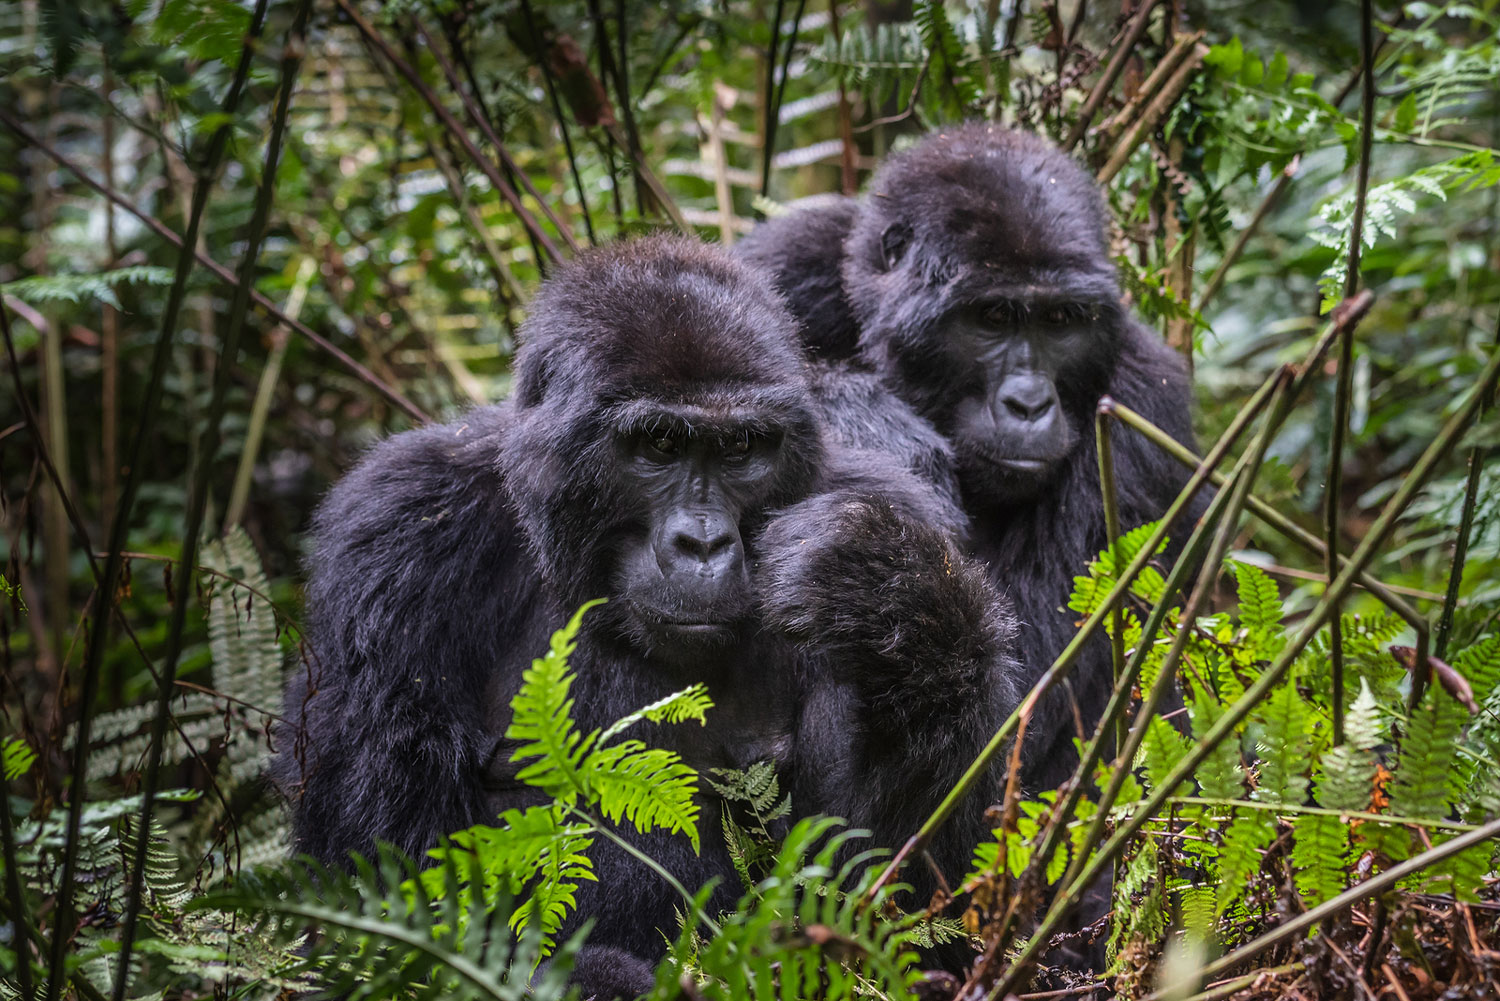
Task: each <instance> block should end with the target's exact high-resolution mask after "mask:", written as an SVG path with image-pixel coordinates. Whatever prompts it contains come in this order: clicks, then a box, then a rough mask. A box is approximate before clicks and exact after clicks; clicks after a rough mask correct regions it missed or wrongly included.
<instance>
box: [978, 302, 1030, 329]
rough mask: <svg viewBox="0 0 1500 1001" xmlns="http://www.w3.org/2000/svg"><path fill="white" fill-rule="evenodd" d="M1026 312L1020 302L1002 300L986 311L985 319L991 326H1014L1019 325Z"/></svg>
mask: <svg viewBox="0 0 1500 1001" xmlns="http://www.w3.org/2000/svg"><path fill="white" fill-rule="evenodd" d="M1024 314H1025V310H1024V308H1023V307H1022V306H1021V304H1020V303H1016V302H1011V301H1009V300H1002V301H1000V302H997V303H994V304H992V305H991V306H990V307H989V308H988V309H986V310H985V311H984V319H985V321H986V322H987V323H989V324H990V325H991V326H996V327H1014V326H1016V325H1018V324H1019V323H1020V322H1021V320H1022V318H1023V316H1024Z"/></svg>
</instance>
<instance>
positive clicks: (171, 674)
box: [114, 0, 312, 1001]
mask: <svg viewBox="0 0 1500 1001" xmlns="http://www.w3.org/2000/svg"><path fill="white" fill-rule="evenodd" d="M311 13H312V0H301V2H300V3H299V4H298V5H297V10H296V14H295V15H294V16H293V19H292V25H291V27H290V29H289V30H288V32H287V39H286V43H285V45H283V47H282V53H281V84H280V87H279V88H278V91H277V95H276V105H275V108H274V109H273V110H272V112H271V126H270V135H269V137H268V138H267V141H266V157H265V167H264V170H263V173H262V174H261V180H260V187H259V189H258V190H257V191H256V197H255V207H254V209H253V210H252V213H251V217H250V224H249V226H248V228H247V236H246V244H245V253H244V257H243V259H242V260H241V263H240V273H239V285H237V286H236V287H235V290H234V296H233V298H232V299H231V300H230V304H229V327H228V329H227V330H226V331H225V333H224V342H223V344H222V346H221V348H220V351H219V363H218V365H217V367H215V369H214V382H213V390H212V393H211V395H210V398H209V404H208V414H207V424H206V426H205V427H204V430H203V441H202V447H201V448H200V449H199V450H198V461H197V465H196V467H195V468H194V469H193V475H192V479H191V482H190V485H189V488H188V510H187V520H186V523H185V526H184V528H183V538H182V555H181V557H180V560H179V563H180V566H181V567H182V568H183V571H184V576H183V579H182V582H181V585H180V590H179V593H178V599H177V601H175V602H173V603H172V610H171V614H170V617H169V620H168V626H167V645H166V651H165V653H164V654H163V656H162V661H161V666H160V670H159V677H158V679H157V694H156V715H155V717H154V718H153V719H152V721H151V744H150V751H149V753H148V755H147V760H146V770H145V775H144V777H143V779H142V783H141V812H140V820H139V822H138V824H137V826H136V831H137V832H138V834H137V838H136V841H137V844H136V850H135V857H134V859H132V861H131V866H130V877H129V881H128V882H127V884H126V896H125V917H124V919H123V921H122V923H121V932H120V952H119V958H118V963H119V966H118V969H119V976H118V977H117V978H116V979H115V986H114V1001H124V997H125V993H126V989H127V988H128V987H129V983H130V956H131V951H132V949H133V948H134V946H135V936H136V930H137V927H138V925H139V920H140V912H141V901H142V898H143V896H144V893H145V882H146V878H145V873H146V856H147V855H148V854H150V850H151V815H152V812H153V811H154V809H155V807H156V790H157V788H158V785H159V783H160V779H161V760H162V745H163V744H164V743H165V742H166V735H167V725H168V721H169V720H170V719H171V716H172V705H171V703H172V696H173V695H174V694H176V685H175V684H174V683H175V681H176V679H177V663H178V659H179V658H180V657H181V655H182V637H183V631H184V629H185V627H186V625H187V609H188V605H189V604H191V596H192V594H193V572H192V568H194V567H196V566H197V565H198V544H199V541H200V538H201V536H202V532H203V519H204V515H205V511H206V509H207V506H208V481H209V475H210V473H211V472H212V471H213V463H214V458H215V457H216V456H217V455H218V452H219V443H220V439H221V436H222V428H221V425H222V424H223V421H224V411H225V409H226V406H227V403H228V399H229V387H230V383H231V382H232V381H233V375H234V366H235V362H236V360H237V359H238V358H239V353H240V342H241V340H243V335H244V332H245V318H246V316H247V315H248V314H249V307H250V289H251V288H253V287H254V285H255V267H256V262H257V260H258V259H259V257H260V246H261V241H262V240H263V239H264V238H265V233H266V224H267V222H268V221H269V220H270V216H271V199H272V195H273V193H274V192H275V190H276V171H277V168H278V167H279V166H280V164H281V146H282V141H283V138H284V136H285V134H286V124H287V115H288V112H289V111H290V109H291V104H292V91H293V90H295V89H296V86H297V74H298V71H299V70H300V69H301V67H302V56H303V52H304V50H305V48H306V32H307V22H308V18H309V17H310V16H311ZM201 186H202V187H204V188H207V187H208V186H209V179H208V177H205V178H204V180H203V182H202V184H201ZM189 260H191V258H189Z"/></svg>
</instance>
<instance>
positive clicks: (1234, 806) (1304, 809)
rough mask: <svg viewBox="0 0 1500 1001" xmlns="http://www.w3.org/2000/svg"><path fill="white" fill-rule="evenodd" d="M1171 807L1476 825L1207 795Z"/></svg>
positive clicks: (1448, 827) (1446, 826)
mask: <svg viewBox="0 0 1500 1001" xmlns="http://www.w3.org/2000/svg"><path fill="white" fill-rule="evenodd" d="M1167 802H1168V803H1169V804H1172V805H1174V806H1222V807H1224V808H1225V809H1231V810H1238V809H1242V808H1243V809H1250V810H1264V811H1268V812H1271V813H1286V814H1293V815H1298V814H1304V813H1310V814H1315V815H1317V816H1320V817H1338V818H1339V819H1340V820H1372V821H1377V822H1379V823H1383V824H1403V825H1405V826H1407V827H1430V828H1437V829H1441V830H1445V831H1473V830H1477V829H1478V825H1477V824H1460V823H1459V822H1458V821H1456V820H1434V819H1430V818H1428V819H1424V818H1421V817H1400V816H1396V815H1394V814H1389V813H1364V812H1362V811H1359V810H1334V809H1331V808H1329V807H1323V806H1299V805H1297V804H1295V803H1270V802H1266V801H1264V800H1258V799H1212V798H1209V797H1207V796H1173V797H1171V798H1169V799H1168V800H1167Z"/></svg>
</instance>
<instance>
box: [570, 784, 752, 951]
mask: <svg viewBox="0 0 1500 1001" xmlns="http://www.w3.org/2000/svg"><path fill="white" fill-rule="evenodd" d="M568 809H569V810H570V811H571V812H572V813H573V814H574V815H575V816H577V817H578V818H579V819H581V820H583V821H585V822H586V823H588V824H590V825H592V826H593V828H594V829H595V830H596V831H598V832H599V833H600V834H602V835H604V836H605V837H606V838H608V839H609V840H611V841H613V842H614V843H615V844H616V845H618V846H619V847H620V848H622V849H624V850H625V851H626V852H627V853H628V854H629V855H630V856H631V857H632V858H634V859H635V860H636V861H638V862H640V863H641V864H642V865H644V866H646V867H647V868H649V869H650V870H651V871H652V872H654V873H656V874H657V875H658V876H660V877H661V878H662V879H664V880H666V881H667V885H668V886H670V887H671V888H672V889H674V890H676V891H677V893H678V895H679V896H681V897H682V899H683V900H684V901H685V902H686V903H687V905H688V907H689V908H690V909H691V910H692V911H693V913H694V914H696V915H698V920H699V921H701V922H703V926H704V927H705V928H707V929H708V930H709V932H710V933H711V934H713V935H718V934H719V933H720V932H721V931H722V929H720V928H719V923H718V922H717V921H715V920H714V919H713V918H711V917H709V916H708V912H707V911H705V910H704V909H703V908H701V907H699V906H698V902H697V901H696V900H694V899H693V895H692V894H691V893H689V892H688V889H687V887H685V886H683V885H682V882H681V881H680V880H679V879H678V878H677V877H676V876H674V875H672V874H671V873H670V872H668V871H667V869H666V867H665V866H663V865H662V864H661V863H660V862H658V861H656V859H654V858H652V857H651V856H650V855H647V854H646V853H645V852H643V851H641V850H640V849H639V848H637V847H636V846H635V845H633V844H631V843H630V842H629V841H626V840H625V839H624V838H622V837H620V836H619V835H618V834H616V833H615V832H614V830H613V829H612V828H611V827H610V826H609V825H608V824H606V823H604V822H603V821H602V820H600V819H599V818H598V817H595V816H594V815H593V814H591V813H589V812H588V811H587V810H582V809H579V808H578V807H576V806H570V807H569V808H568Z"/></svg>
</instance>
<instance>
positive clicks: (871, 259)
mask: <svg viewBox="0 0 1500 1001" xmlns="http://www.w3.org/2000/svg"><path fill="white" fill-rule="evenodd" d="M1105 221H1106V215H1105V211H1104V206H1103V202H1102V201H1101V199H1100V196H1099V191H1098V188H1097V186H1096V185H1095V184H1094V182H1093V179H1092V178H1091V177H1090V176H1089V175H1088V174H1087V173H1086V172H1084V171H1083V170H1082V169H1081V168H1080V167H1079V166H1078V164H1076V163H1074V162H1073V161H1072V160H1070V159H1069V158H1068V157H1067V156H1066V155H1065V154H1063V153H1061V152H1060V151H1059V150H1057V149H1056V148H1055V147H1052V146H1050V145H1049V144H1047V143H1046V142H1045V141H1044V140H1042V139H1040V138H1038V137H1036V136H1032V135H1029V134H1026V133H1018V132H1008V131H1006V130H1004V129H1000V128H998V127H996V126H992V125H989V124H986V123H975V124H972V125H966V126H962V127H960V128H957V129H954V130H951V131H948V132H945V133H942V134H939V135H936V136H933V137H930V138H929V139H927V140H925V141H924V142H922V143H921V144H919V145H918V146H915V147H913V148H911V149H909V150H907V151H905V152H902V153H898V154H895V155H893V156H892V157H891V158H890V159H889V160H888V161H887V162H886V164H885V165H884V166H883V167H882V168H881V170H880V172H879V173H877V175H876V177H875V179H874V180H873V181H872V182H871V193H870V196H869V197H867V199H866V200H865V203H864V205H863V207H862V209H861V212H860V214H859V216H858V219H857V221H856V222H855V224H854V226H853V228H852V229H851V231H850V234H849V236H848V238H847V239H846V241H845V247H844V249H845V253H846V257H845V261H844V266H843V277H844V285H845V289H846V291H847V293H848V298H849V302H850V306H851V308H852V310H853V311H854V313H855V315H856V317H857V319H858V320H859V322H860V327H861V335H860V336H861V342H860V347H861V351H862V352H863V353H864V355H865V357H866V358H867V359H868V360H869V361H871V362H872V363H873V364H874V366H875V368H876V370H877V371H878V372H879V373H880V374H881V375H882V377H884V378H885V379H886V381H887V383H888V384H889V385H891V387H892V388H893V389H895V391H896V393H897V395H899V396H901V397H902V398H903V399H904V400H906V401H907V402H908V403H910V404H912V405H913V406H914V407H915V408H916V409H917V410H918V411H919V412H920V413H922V415H923V416H925V417H926V418H927V419H928V420H930V421H931V422H932V423H933V425H934V426H935V427H936V428H937V429H938V430H939V431H940V432H941V433H942V434H943V435H945V436H946V437H947V438H948V439H949V441H950V442H951V443H952V445H953V448H954V452H955V453H956V455H957V458H958V461H959V474H960V480H961V485H962V488H963V491H964V494H965V498H966V503H967V504H970V505H977V506H980V507H984V506H1003V505H1007V504H1012V503H1016V502H1025V501H1030V500H1033V499H1034V498H1035V497H1036V495H1037V493H1038V492H1039V491H1040V490H1042V489H1044V488H1046V487H1048V486H1049V485H1050V484H1052V483H1054V482H1056V479H1057V476H1058V474H1059V473H1060V471H1061V469H1062V467H1063V466H1064V465H1065V462H1064V460H1065V459H1067V458H1068V457H1069V456H1070V455H1072V454H1073V453H1074V452H1075V451H1076V450H1077V448H1078V447H1080V445H1081V444H1082V443H1084V442H1085V441H1086V439H1087V438H1088V424H1089V421H1090V420H1091V419H1092V408H1093V405H1094V402H1095V401H1096V400H1097V399H1098V397H1099V395H1100V394H1101V393H1103V392H1104V390H1105V387H1106V386H1107V385H1108V382H1109V374H1110V372H1111V371H1112V369H1113V367H1114V365H1115V363H1116V361H1117V358H1118V354H1119V345H1120V343H1121V330H1122V329H1123V327H1124V326H1125V325H1126V323H1127V322H1128V321H1127V318H1126V317H1125V315H1124V313H1123V312H1122V308H1121V305H1120V288H1119V282H1118V277H1117V275H1116V272H1115V265H1114V261H1113V259H1112V258H1111V257H1110V255H1109V245H1108V240H1107V238H1106V231H1105Z"/></svg>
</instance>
